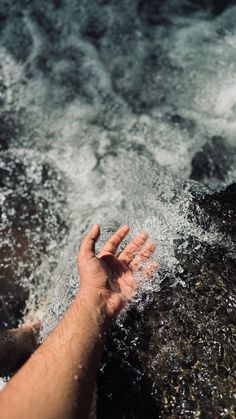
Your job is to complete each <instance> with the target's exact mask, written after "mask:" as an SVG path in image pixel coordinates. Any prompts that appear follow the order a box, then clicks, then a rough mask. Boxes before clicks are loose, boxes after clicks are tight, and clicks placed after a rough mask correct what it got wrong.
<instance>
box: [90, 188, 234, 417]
mask: <svg viewBox="0 0 236 419" xmlns="http://www.w3.org/2000/svg"><path fill="white" fill-rule="evenodd" d="M192 187H193V188H194V185H193V186H192ZM196 189H197V188H196ZM200 189H201V196H202V195H203V194H204V195H205V199H204V200H203V202H202V203H201V205H202V211H201V212H199V213H196V206H198V205H199V195H200V192H199V195H198V193H197V192H196V191H195V194H193V200H196V202H195V204H196V206H194V205H193V206H192V207H190V209H189V211H190V213H191V214H190V219H192V221H193V222H195V223H196V222H197V223H198V222H199V224H200V225H201V226H202V225H203V224H202V222H203V221H202V220H204V218H205V217H206V213H207V212H209V213H210V215H209V219H210V220H211V226H213V225H214V227H215V228H218V227H219V225H218V223H220V222H221V223H222V225H224V224H225V220H226V218H227V217H228V221H227V223H228V227H227V228H226V229H225V230H224V234H223V236H222V241H221V242H220V243H217V244H215V245H214V246H212V245H210V244H209V243H207V242H206V241H204V240H201V239H199V238H197V237H194V235H191V236H189V238H188V239H187V240H186V238H184V239H183V240H181V238H180V239H179V240H178V242H176V243H175V257H176V258H177V259H178V261H179V263H180V265H181V267H182V269H181V272H179V270H178V269H177V270H176V272H175V277H179V278H180V279H181V280H182V281H184V283H185V286H184V287H183V286H182V285H181V284H180V283H179V284H178V285H176V286H174V287H173V286H171V285H170V283H171V280H170V281H169V280H168V277H166V274H165V279H164V280H163V282H162V283H161V289H160V291H159V292H158V293H155V295H153V296H152V300H149V303H148V304H146V306H145V310H142V311H141V312H140V311H138V310H136V309H135V308H133V309H131V310H130V312H129V317H128V318H127V319H126V320H125V322H124V323H123V324H122V326H120V327H119V326H116V327H115V328H114V329H113V331H112V333H111V336H110V337H109V339H108V342H107V352H106V354H105V355H104V359H103V362H104V364H103V365H102V368H101V371H100V374H99V378H98V418H103V419H104V418H109V417H114V418H117V419H118V418H121V417H122V418H125V419H126V418H133V417H135V418H136V419H138V418H140V419H141V418H143V417H148V418H149V419H154V418H155V419H156V418H170V417H171V418H172V417H181V418H194V417H196V415H199V413H200V415H201V417H207V418H212V419H213V418H216V417H218V416H219V415H224V412H225V410H226V411H228V413H229V415H230V417H234V409H235V400H234V384H235V377H234V371H235V368H236V351H235V324H236V300H235V293H236V284H235V277H236V258H235V252H232V251H231V249H229V248H228V243H229V242H230V240H231V238H235V232H233V230H234V229H235V223H236V210H235V209H236V206H235V192H236V189H235V185H231V186H229V187H228V188H227V189H226V190H224V191H221V192H217V193H213V192H211V191H209V190H207V189H206V188H203V187H202V188H201V187H200ZM216 202H217V206H216ZM204 205H205V207H204ZM203 207H204V210H203ZM215 208H216V209H215ZM214 211H215V212H214ZM198 217H201V220H200V218H198ZM203 228H204V227H203ZM160 274H161V275H162V272H160ZM144 300H145V298H144ZM114 377H115V378H114ZM145 409H147V410H145Z"/></svg>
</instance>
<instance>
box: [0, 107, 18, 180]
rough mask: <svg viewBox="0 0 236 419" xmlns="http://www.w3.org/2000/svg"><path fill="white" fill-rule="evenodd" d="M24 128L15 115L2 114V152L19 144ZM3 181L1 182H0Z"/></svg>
mask: <svg viewBox="0 0 236 419" xmlns="http://www.w3.org/2000/svg"><path fill="white" fill-rule="evenodd" d="M22 131H23V127H22V124H21V122H20V120H19V117H17V116H16V115H15V114H14V113H12V112H11V113H10V112H1V113H0V151H1V150H6V149H8V148H9V146H10V145H11V144H12V143H13V142H17V140H18V139H19V137H20V135H21V134H22ZM0 181H1V180H0Z"/></svg>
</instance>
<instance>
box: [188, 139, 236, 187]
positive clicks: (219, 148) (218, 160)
mask: <svg viewBox="0 0 236 419" xmlns="http://www.w3.org/2000/svg"><path fill="white" fill-rule="evenodd" d="M234 151H235V150H232V149H231V148H230V147H229V146H228V145H227V143H226V142H225V139H224V138H223V137H220V136H217V137H212V138H211V139H210V140H209V141H208V142H207V143H206V144H205V145H204V146H203V148H202V150H201V151H199V152H197V153H196V154H195V156H194V157H193V160H192V173H191V176H190V178H191V179H194V180H197V181H200V182H202V183H205V184H207V182H208V180H209V179H212V178H215V179H217V180H220V181H224V180H225V179H226V177H227V174H228V172H229V170H230V169H231V166H232V164H233V159H234Z"/></svg>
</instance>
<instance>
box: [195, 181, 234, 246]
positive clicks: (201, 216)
mask: <svg viewBox="0 0 236 419" xmlns="http://www.w3.org/2000/svg"><path fill="white" fill-rule="evenodd" d="M192 194H193V198H194V199H193V202H192V203H191V205H190V208H191V213H190V215H189V218H190V219H191V220H193V221H195V222H197V223H199V225H200V226H202V227H203V228H204V230H205V231H209V230H210V229H211V228H212V226H215V227H216V228H217V229H218V230H220V231H222V233H223V234H225V235H226V237H228V236H231V238H232V239H233V240H234V238H235V235H236V184H235V183H234V184H232V185H229V186H228V187H227V188H226V189H224V190H221V191H218V192H212V191H209V192H208V193H206V192H204V193H202V192H201V190H200V191H199V192H196V191H192Z"/></svg>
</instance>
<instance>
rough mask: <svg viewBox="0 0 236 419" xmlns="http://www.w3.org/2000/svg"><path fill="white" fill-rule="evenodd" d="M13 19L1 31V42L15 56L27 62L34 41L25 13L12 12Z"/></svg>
mask: <svg viewBox="0 0 236 419" xmlns="http://www.w3.org/2000/svg"><path fill="white" fill-rule="evenodd" d="M11 16H12V17H11V20H9V21H8V22H7V24H6V25H5V28H4V30H3V32H2V33H1V40H0V44H1V45H2V46H3V47H5V48H6V49H7V50H8V51H9V52H10V54H12V55H13V57H14V58H15V59H16V60H18V61H20V62H25V60H26V59H27V58H28V57H29V55H30V53H31V51H32V48H33V41H32V38H31V35H30V33H29V30H28V28H27V27H26V25H25V22H24V19H23V14H22V13H21V12H16V13H15V14H12V13H11Z"/></svg>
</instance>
